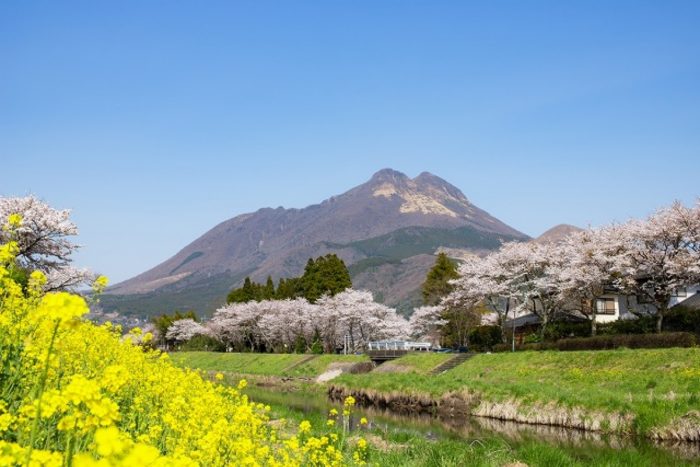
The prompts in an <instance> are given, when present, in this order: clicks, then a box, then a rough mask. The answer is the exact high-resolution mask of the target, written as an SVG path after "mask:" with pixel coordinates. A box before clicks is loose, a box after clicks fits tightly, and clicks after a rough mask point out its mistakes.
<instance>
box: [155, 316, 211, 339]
mask: <svg viewBox="0 0 700 467" xmlns="http://www.w3.org/2000/svg"><path fill="white" fill-rule="evenodd" d="M207 334H208V330H207V328H205V327H204V326H202V325H201V324H199V323H198V322H197V321H195V320H193V319H189V318H187V319H180V320H177V321H175V322H174V323H173V324H171V325H170V327H169V328H168V332H167V333H166V334H165V337H166V339H168V340H173V341H175V342H187V341H188V340H190V339H192V338H193V337H194V336H199V335H207Z"/></svg>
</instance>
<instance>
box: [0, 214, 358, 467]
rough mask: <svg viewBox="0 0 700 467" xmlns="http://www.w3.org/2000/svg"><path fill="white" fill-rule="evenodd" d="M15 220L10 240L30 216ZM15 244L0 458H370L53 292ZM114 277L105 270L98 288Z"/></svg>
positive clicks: (8, 255)
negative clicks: (279, 424) (287, 423)
mask: <svg viewBox="0 0 700 467" xmlns="http://www.w3.org/2000/svg"><path fill="white" fill-rule="evenodd" d="M8 220H9V223H8V224H7V225H6V226H5V227H4V232H5V233H7V235H8V236H9V237H10V238H13V237H14V234H13V232H14V231H16V230H17V229H20V228H21V225H22V217H21V216H19V215H15V214H13V215H11V216H9V219H8ZM18 253H19V246H18V244H17V242H15V241H9V242H7V243H5V244H2V245H0V355H1V356H2V365H1V366H0V465H35V466H63V465H69V466H70V465H75V466H89V465H99V466H108V465H125V466H135V465H154V466H158V465H162V466H176V465H187V466H190V465H192V466H194V465H250V466H253V465H268V466H274V465H279V466H288V465H348V464H358V465H360V464H364V459H365V457H366V441H364V440H363V439H362V438H355V439H353V440H349V439H346V436H345V431H344V430H343V429H342V428H334V427H330V426H326V425H324V427H325V428H324V429H323V430H322V431H318V430H317V431H314V433H312V432H311V430H312V425H311V424H310V423H309V421H306V420H303V421H301V422H300V423H298V424H297V425H296V426H293V427H286V428H285V429H284V430H283V431H282V430H280V431H277V430H276V429H275V428H274V427H273V425H274V423H273V421H272V420H270V416H269V411H270V409H269V407H266V406H265V405H263V404H259V403H253V402H250V401H249V400H248V397H247V396H246V395H244V394H242V392H241V390H242V389H243V388H244V387H245V382H244V381H242V382H240V383H238V385H236V386H226V385H222V384H218V383H217V382H216V381H208V380H206V379H204V378H203V377H202V375H201V374H200V373H199V372H196V371H185V370H182V369H179V368H177V367H175V366H174V365H173V364H172V363H171V362H170V359H169V358H168V355H167V354H161V353H160V352H159V351H154V350H148V349H147V347H146V346H139V345H135V344H136V343H137V342H138V343H142V344H146V343H148V341H149V340H150V339H151V338H152V336H151V335H150V334H149V333H142V332H141V331H140V330H138V329H135V330H132V331H131V333H130V337H126V338H122V332H121V329H119V328H118V327H115V326H112V325H111V324H109V323H107V324H104V325H101V326H97V325H94V324H92V323H90V322H88V321H85V320H84V319H82V317H83V316H84V315H85V314H86V313H87V312H88V306H87V303H86V301H85V300H84V299H83V298H82V297H80V296H77V295H74V294H71V293H68V292H53V293H45V292H44V291H43V287H44V285H45V284H46V276H45V275H44V274H43V273H41V272H39V271H33V272H30V271H27V270H26V269H24V268H22V267H21V266H20V265H19V264H18V263H17V261H16V257H17V255H18ZM105 286H106V279H104V278H103V277H100V278H98V280H97V281H96V282H95V289H96V292H99V291H100V290H101V289H103V288H104V287H105ZM222 378H223V376H222V375H221V374H219V375H218V378H216V380H221V379H222ZM352 402H353V401H352V399H351V398H350V399H348V402H347V403H346V410H347V411H349V410H350V409H351V407H352V405H353V404H352Z"/></svg>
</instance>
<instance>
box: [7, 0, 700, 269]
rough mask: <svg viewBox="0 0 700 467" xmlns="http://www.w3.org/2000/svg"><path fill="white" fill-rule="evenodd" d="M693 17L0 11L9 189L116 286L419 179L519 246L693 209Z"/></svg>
mask: <svg viewBox="0 0 700 467" xmlns="http://www.w3.org/2000/svg"><path fill="white" fill-rule="evenodd" d="M698 24H700V2H673V1H659V2H643V1H631V2H623V1H614V2H609V1H606V2H589V1H586V2H578V3H577V4H574V2H557V1H553V2H516V1H508V2H497V1H489V2H481V3H477V2H461V1H459V2H457V1H456V2H444V1H443V2H440V1H430V2H428V1H364V2H363V1H325V2H322V1H314V2H301V1H299V2H283V1H280V2H265V1H260V0H256V1H250V2H233V1H225V2H210V1H208V2H173V1H167V2H166V1H163V2H157V1H149V2H136V1H134V2H94V1H90V2H53V1H47V2H32V1H26V2H2V3H1V4H0V164H2V170H1V173H2V174H3V176H2V181H1V182H0V195H24V194H29V193H33V194H36V195H37V196H39V197H41V198H43V199H44V200H46V201H48V202H49V203H50V204H52V205H54V206H56V207H60V208H72V209H73V212H74V219H75V220H76V222H77V223H78V224H79V227H80V229H81V236H80V238H79V241H80V243H82V244H83V245H84V248H83V251H82V252H81V253H80V254H79V256H78V258H77V260H78V262H79V263H80V264H81V265H85V266H90V267H92V268H94V269H96V270H98V271H100V272H102V273H106V274H107V275H109V276H110V277H111V278H112V279H113V280H122V279H126V278H128V277H130V276H132V275H134V274H136V273H139V272H142V271H143V270H145V269H147V268H149V267H151V266H154V265H155V264H157V263H159V262H160V261H162V260H164V259H166V258H168V257H169V256H171V255H172V254H174V253H175V252H177V251H178V250H179V249H180V248H182V247H183V246H184V245H186V244H187V243H189V242H190V241H191V240H193V239H194V238H196V237H197V236H199V235H201V234H202V233H204V232H205V231H206V230H208V229H209V228H211V227H212V226H213V225H215V224H216V223H218V222H220V221H222V220H225V219H227V218H230V217H233V216H235V215H237V214H240V213H243V212H248V211H254V210H256V209H258V208H260V207H264V206H272V207H276V206H280V205H281V206H285V207H304V206H306V205H308V204H312V203H316V202H319V201H321V200H323V199H325V198H327V197H329V196H331V195H334V194H339V193H341V192H343V191H345V190H347V189H349V188H351V187H353V186H355V185H357V184H359V183H362V182H364V181H366V180H367V179H368V178H369V177H370V176H371V175H372V173H374V172H375V171H377V170H379V169H381V168H383V167H391V168H394V169H396V170H400V171H402V172H405V173H406V174H408V175H410V176H415V175H417V174H418V173H420V172H421V171H424V170H427V171H429V172H432V173H434V174H436V175H438V176H441V177H443V178H445V179H446V180H448V181H449V182H451V183H453V184H454V185H456V186H458V187H459V188H461V189H462V191H464V193H465V194H466V195H467V197H469V198H470V199H471V200H472V201H473V202H474V203H475V204H477V205H478V206H480V207H482V208H483V209H486V210H487V211H489V212H491V213H492V214H493V215H495V216H496V217H499V218H500V219H502V220H503V221H505V222H506V223H508V224H510V225H512V226H514V227H515V228H517V229H519V230H522V231H524V232H525V233H527V234H530V235H537V234H539V233H541V232H542V231H544V230H546V229H547V228H549V227H551V226H553V225H555V224H558V223H571V224H577V225H580V226H585V225H589V224H590V225H599V224H603V223H608V222H610V221H613V220H625V219H627V218H628V217H631V216H643V215H646V214H648V213H649V212H650V211H652V210H653V209H655V208H656V207H659V206H661V205H664V204H668V203H670V202H671V201H673V200H674V199H680V200H682V201H684V202H688V203H690V202H692V201H693V200H694V199H695V198H696V197H697V196H698V195H700V189H698V186H699V184H698V174H699V173H700V169H699V167H698V166H699V165H700V27H698Z"/></svg>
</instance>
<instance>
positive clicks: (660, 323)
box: [656, 310, 666, 332]
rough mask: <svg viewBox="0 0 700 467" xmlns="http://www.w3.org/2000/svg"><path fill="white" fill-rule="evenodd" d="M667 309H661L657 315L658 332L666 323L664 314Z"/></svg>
mask: <svg viewBox="0 0 700 467" xmlns="http://www.w3.org/2000/svg"><path fill="white" fill-rule="evenodd" d="M665 314H666V310H659V311H658V312H657V315H656V332H661V328H662V327H663V324H664V315H665Z"/></svg>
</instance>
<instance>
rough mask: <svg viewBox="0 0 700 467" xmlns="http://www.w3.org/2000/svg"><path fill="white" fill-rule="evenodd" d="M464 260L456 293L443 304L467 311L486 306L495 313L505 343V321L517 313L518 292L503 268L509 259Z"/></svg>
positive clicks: (455, 282)
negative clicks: (516, 300)
mask: <svg viewBox="0 0 700 467" xmlns="http://www.w3.org/2000/svg"><path fill="white" fill-rule="evenodd" d="M462 259H463V261H462V263H461V264H460V266H459V270H458V272H459V275H460V277H459V279H456V280H454V281H453V285H454V287H455V288H454V291H453V292H452V293H451V294H450V295H448V296H447V298H446V299H445V302H444V303H445V304H446V305H449V306H451V307H462V308H466V307H474V306H476V304H478V303H480V302H483V303H484V304H485V305H486V306H487V307H488V309H489V310H490V311H492V312H493V313H495V315H496V322H497V324H498V325H499V326H501V330H502V333H501V334H502V335H503V336H504V339H505V335H506V333H505V325H506V321H507V319H508V317H509V315H510V314H512V315H513V316H514V315H515V311H516V302H515V299H516V296H515V295H516V294H515V292H516V291H515V289H513V288H512V287H511V281H510V280H511V276H510V270H509V269H507V268H506V267H505V265H504V264H503V261H504V260H506V259H507V257H506V256H505V255H499V254H498V252H495V253H492V254H490V255H488V256H486V257H483V258H482V257H479V256H476V255H464V256H463V258H462Z"/></svg>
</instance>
